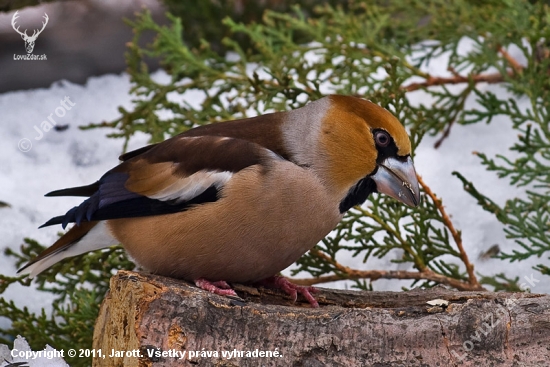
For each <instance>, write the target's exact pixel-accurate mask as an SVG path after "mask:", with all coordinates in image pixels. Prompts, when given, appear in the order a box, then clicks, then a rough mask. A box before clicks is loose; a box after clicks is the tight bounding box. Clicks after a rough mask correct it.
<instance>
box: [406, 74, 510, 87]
mask: <svg viewBox="0 0 550 367" xmlns="http://www.w3.org/2000/svg"><path fill="white" fill-rule="evenodd" d="M509 74H510V75H513V71H510V73H509ZM470 80H471V81H472V82H473V83H482V82H485V83H489V84H495V83H500V82H503V81H504V77H503V76H502V74H500V73H492V74H478V75H470V76H461V75H455V76H453V77H450V78H443V77H434V76H431V75H429V76H428V78H426V81H425V82H421V83H411V84H409V85H407V86H405V87H403V89H404V90H405V92H413V91H415V90H418V89H422V88H427V87H434V86H437V85H447V84H461V83H469V82H470Z"/></svg>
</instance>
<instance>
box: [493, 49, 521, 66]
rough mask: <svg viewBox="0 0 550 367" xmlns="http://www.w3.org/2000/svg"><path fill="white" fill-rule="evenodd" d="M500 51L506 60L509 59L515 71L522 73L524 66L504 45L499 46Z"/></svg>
mask: <svg viewBox="0 0 550 367" xmlns="http://www.w3.org/2000/svg"><path fill="white" fill-rule="evenodd" d="M498 52H500V53H501V55H502V57H504V59H505V60H506V61H508V63H509V64H510V66H511V67H512V69H514V72H516V73H520V72H521V71H522V70H523V66H522V65H521V64H520V63H519V62H518V61H517V60H516V59H514V58H513V57H512V56H511V55H510V54H509V53H508V51H506V50H505V49H503V48H502V46H499V47H498Z"/></svg>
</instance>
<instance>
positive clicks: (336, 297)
mask: <svg viewBox="0 0 550 367" xmlns="http://www.w3.org/2000/svg"><path fill="white" fill-rule="evenodd" d="M234 287H235V289H236V291H237V293H238V294H239V296H240V297H242V300H241V299H231V298H227V297H222V296H217V295H214V294H211V293H208V292H205V291H203V290H200V289H198V288H196V287H194V286H192V285H190V284H189V283H187V282H184V281H180V280H176V279H171V278H164V277H160V276H155V275H149V274H142V273H135V272H129V271H120V272H119V273H118V274H117V275H115V276H114V277H113V278H112V279H111V289H110V292H109V293H108V295H107V296H106V298H105V300H104V301H103V303H102V305H101V311H100V315H99V317H98V319H97V322H96V326H95V330H94V346H93V347H94V349H95V350H96V352H97V351H98V350H101V353H102V356H97V357H96V358H94V363H93V366H95V367H100V366H260V365H261V366H311V367H316V366H346V367H351V366H476V367H479V366H539V365H541V366H542V365H547V363H548V361H549V360H550V347H549V345H550V296H549V295H541V294H529V293H492V292H457V291H451V290H447V289H445V288H442V287H436V288H434V289H430V290H412V291H409V292H357V291H343V290H332V289H321V291H320V292H319V293H318V294H316V298H317V299H318V300H319V303H320V305H321V307H320V308H318V309H312V308H310V307H309V305H308V304H307V303H306V302H305V301H304V300H303V299H299V300H298V302H296V303H293V302H292V301H291V300H289V299H288V297H286V296H284V295H282V294H280V293H279V291H276V290H269V289H263V288H260V289H257V288H252V287H247V286H241V285H234ZM435 299H443V300H446V301H447V302H448V305H444V304H442V303H441V302H440V301H436V302H432V303H436V305H433V304H431V305H430V304H427V303H426V302H428V301H432V300H435ZM438 303H439V304H441V305H437V304H438ZM113 351H115V352H117V353H114V354H113ZM163 352H164V355H163V354H162V353H163ZM176 352H177V356H176ZM184 352H185V354H183V353H184ZM111 355H112V356H111ZM182 356H183V358H182V359H178V358H180V357H182ZM540 363H542V364H540Z"/></svg>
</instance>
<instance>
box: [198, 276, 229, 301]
mask: <svg viewBox="0 0 550 367" xmlns="http://www.w3.org/2000/svg"><path fill="white" fill-rule="evenodd" d="M195 285H196V286H197V287H199V288H201V289H204V290H205V291H208V292H210V293H214V294H219V295H220V296H233V297H238V296H237V293H235V291H234V290H233V289H231V287H230V286H229V284H227V282H225V281H223V280H220V281H217V282H211V281H209V280H206V279H204V278H199V279H196V280H195Z"/></svg>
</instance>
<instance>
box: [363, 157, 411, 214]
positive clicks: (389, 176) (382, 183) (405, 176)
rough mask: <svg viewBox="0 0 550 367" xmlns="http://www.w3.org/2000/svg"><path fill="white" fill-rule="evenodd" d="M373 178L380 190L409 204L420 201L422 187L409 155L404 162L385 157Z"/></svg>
mask: <svg viewBox="0 0 550 367" xmlns="http://www.w3.org/2000/svg"><path fill="white" fill-rule="evenodd" d="M371 178H372V179H373V180H374V182H375V183H376V188H377V189H378V192H381V193H383V194H386V195H389V196H391V197H392V198H394V199H397V200H399V201H401V202H402V203H405V204H407V205H409V206H417V205H418V204H419V203H420V189H419V187H418V180H417V179H416V172H415V170H414V165H413V161H412V159H411V157H407V160H406V161H404V162H402V161H400V160H397V159H395V158H387V159H385V160H384V161H383V162H382V163H381V164H380V165H379V166H378V171H376V174H375V175H373V176H372V177H371Z"/></svg>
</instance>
